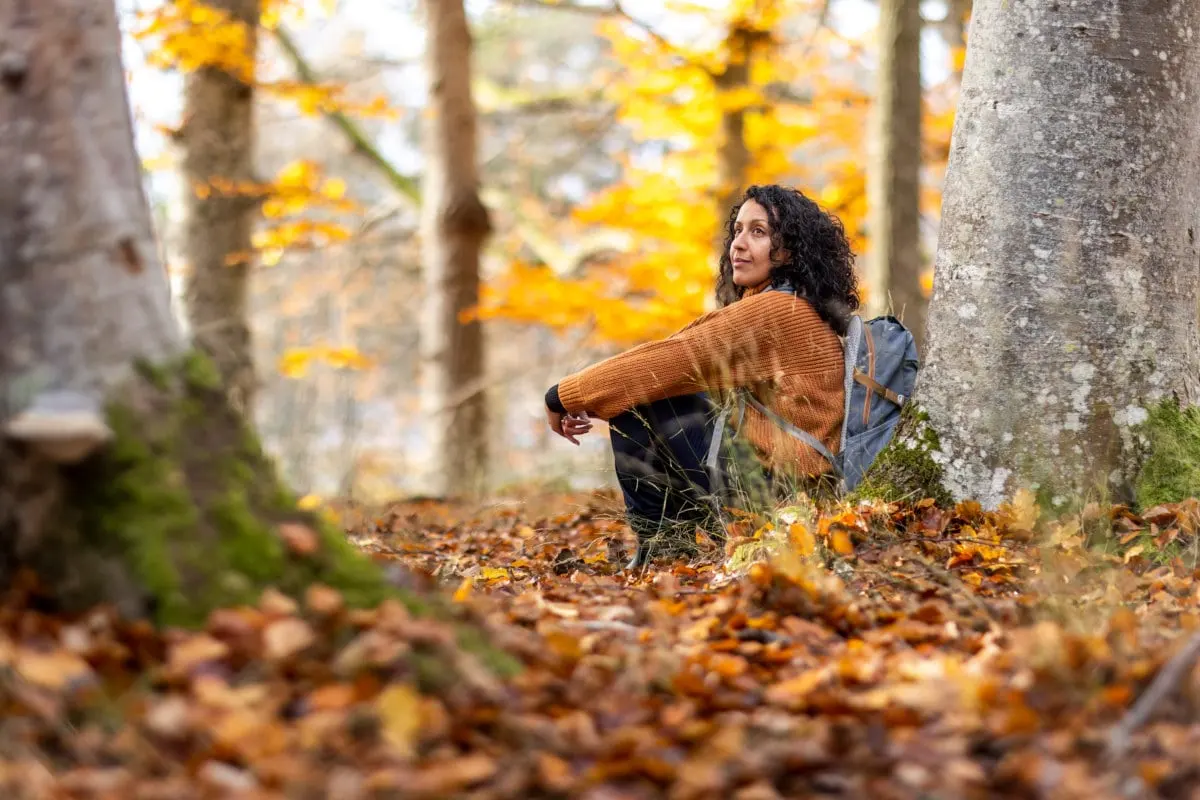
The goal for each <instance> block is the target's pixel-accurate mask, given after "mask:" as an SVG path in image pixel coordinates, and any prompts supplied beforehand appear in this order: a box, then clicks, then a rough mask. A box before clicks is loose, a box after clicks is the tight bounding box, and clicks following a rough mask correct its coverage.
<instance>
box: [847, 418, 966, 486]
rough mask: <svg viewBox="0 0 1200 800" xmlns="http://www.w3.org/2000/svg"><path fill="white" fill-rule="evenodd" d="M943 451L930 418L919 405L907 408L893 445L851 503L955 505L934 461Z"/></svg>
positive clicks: (864, 478) (869, 470)
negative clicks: (928, 501) (930, 500)
mask: <svg viewBox="0 0 1200 800" xmlns="http://www.w3.org/2000/svg"><path fill="white" fill-rule="evenodd" d="M940 447H941V444H940V441H939V440H938V436H937V432H936V431H935V430H934V429H933V426H932V425H930V424H929V417H928V415H927V414H926V413H925V412H924V411H922V410H920V408H919V407H918V406H916V405H909V406H906V407H905V409H904V411H903V412H902V415H901V418H900V424H899V427H898V428H897V429H896V434H895V436H893V437H892V441H891V442H889V443H888V445H887V447H885V448H884V449H883V452H881V453H880V454H879V455H878V456H876V458H875V461H874V462H873V463H872V464H871V467H870V469H868V470H867V474H866V475H865V476H864V477H863V480H862V482H860V483H859V485H858V486H857V487H855V489H854V491H853V492H851V493H850V494H849V496H848V498H847V499H849V500H850V501H851V502H857V501H858V500H863V499H879V500H884V501H885V502H889V503H894V502H898V501H900V500H921V499H923V498H926V497H932V498H933V499H934V500H935V501H937V502H938V503H939V504H941V505H950V504H952V503H953V502H954V501H953V498H952V497H951V496H950V493H949V492H947V491H946V489H945V487H944V486H943V483H942V479H943V472H942V466H941V464H938V463H937V462H936V461H935V460H934V458H933V453H935V452H937V451H938V450H939V449H940Z"/></svg>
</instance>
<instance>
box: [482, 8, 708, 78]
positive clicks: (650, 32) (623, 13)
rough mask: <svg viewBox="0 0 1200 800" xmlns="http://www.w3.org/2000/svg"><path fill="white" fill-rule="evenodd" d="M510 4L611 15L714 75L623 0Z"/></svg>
mask: <svg viewBox="0 0 1200 800" xmlns="http://www.w3.org/2000/svg"><path fill="white" fill-rule="evenodd" d="M506 1H507V3H508V4H509V5H510V6H515V7H523V8H541V9H545V10H546V11H565V12H568V13H574V14H585V15H587V16H591V17H611V18H615V19H620V20H623V21H625V22H627V23H629V24H630V25H632V26H634V27H635V28H637V29H638V30H640V31H642V33H644V34H646V35H647V36H649V37H650V38H651V39H653V40H654V42H655V43H656V44H657V45H658V46H659V47H661V48H663V49H664V50H666V51H667V52H668V53H670V54H671V55H673V56H674V57H675V58H678V59H679V60H680V61H682V62H683V63H684V64H687V65H688V66H691V67H695V68H696V69H698V70H700V71H702V72H704V73H705V74H707V75H712V74H713V72H712V70H711V69H709V68H708V67H707V66H705V65H704V64H702V63H700V62H699V61H697V60H696V59H695V58H693V57H692V56H690V55H687V54H686V53H684V52H682V51H681V50H680V48H679V46H678V45H676V44H675V43H673V42H672V41H671V40H670V39H668V38H667V37H665V36H663V35H662V34H661V33H659V32H658V31H657V30H656V29H655V28H654V26H652V25H650V24H649V23H648V22H644V21H643V20H640V19H638V18H637V17H635V16H633V15H632V14H630V13H629V11H627V10H626V8H625V6H623V5H622V4H621V0H610V2H609V3H608V4H607V5H588V4H586V3H579V2H570V1H569V0H568V1H567V2H549V0H506Z"/></svg>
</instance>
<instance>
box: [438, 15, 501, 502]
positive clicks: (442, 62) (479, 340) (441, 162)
mask: <svg viewBox="0 0 1200 800" xmlns="http://www.w3.org/2000/svg"><path fill="white" fill-rule="evenodd" d="M424 7H425V17H426V26H427V29H428V44H427V47H426V68H427V70H428V74H429V89H430V91H429V95H430V96H429V104H428V107H427V109H426V112H425V130H424V136H425V152H426V169H425V174H424V177H423V181H422V194H423V197H424V203H423V205H422V207H421V236H422V242H421V245H422V258H423V263H424V269H425V309H424V315H423V318H422V327H421V350H422V353H421V356H422V359H421V360H422V367H423V372H424V385H423V387H422V391H423V400H424V402H423V405H424V409H425V413H426V414H427V415H428V418H429V433H430V445H431V453H432V459H433V463H432V465H431V470H430V483H431V486H430V491H431V492H432V493H434V494H437V495H442V496H446V495H451V494H471V493H474V492H477V491H479V490H480V489H482V487H483V486H484V485H485V483H486V479H487V458H488V453H487V404H486V395H485V392H484V386H483V382H484V348H483V328H482V325H481V324H480V322H479V321H478V320H464V319H463V318H462V317H463V314H464V312H467V311H469V310H470V309H473V308H475V307H476V306H477V305H478V302H479V263H480V253H481V250H482V248H483V243H484V241H485V240H486V239H487V237H488V234H489V233H490V232H491V223H490V220H489V218H488V212H487V209H486V208H485V207H484V205H483V202H482V201H481V200H480V197H479V170H478V167H477V164H476V158H477V155H476V113H475V104H474V101H473V100H472V97H471V33H470V29H469V27H468V25H467V17H466V13H465V11H464V9H463V3H462V0H425V3H424Z"/></svg>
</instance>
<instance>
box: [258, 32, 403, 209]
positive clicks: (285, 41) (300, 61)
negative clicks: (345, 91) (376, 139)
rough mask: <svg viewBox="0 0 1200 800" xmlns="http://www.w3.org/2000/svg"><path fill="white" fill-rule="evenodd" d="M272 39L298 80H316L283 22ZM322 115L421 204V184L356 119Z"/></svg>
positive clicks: (335, 113)
mask: <svg viewBox="0 0 1200 800" xmlns="http://www.w3.org/2000/svg"><path fill="white" fill-rule="evenodd" d="M274 33H275V39H276V41H278V42H279V45H280V47H282V48H283V51H284V53H286V54H287V57H288V59H289V60H290V61H291V62H292V67H293V68H294V69H295V70H296V76H297V77H299V78H300V80H302V81H304V82H305V83H307V84H311V85H313V86H316V85H319V84H320V79H319V78H318V77H317V73H316V70H314V69H313V68H312V65H311V64H309V63H308V60H307V59H305V58H304V54H303V53H301V52H300V49H299V48H298V47H297V46H296V42H295V40H293V39H292V37H291V35H290V34H289V33H288V32H287V31H286V30H284V28H283V26H282V25H280V26H277V27H276V28H275V31H274ZM322 113H323V114H324V115H325V118H326V119H328V120H329V121H330V122H332V123H333V124H334V125H335V126H337V128H338V129H339V130H340V131H341V132H342V133H343V134H345V136H346V138H347V139H348V140H349V141H350V144H351V145H352V146H353V147H354V152H356V153H358V154H359V155H360V156H362V157H363V158H365V159H366V160H368V161H370V162H371V163H372V164H374V165H375V167H376V168H377V169H378V170H379V171H380V172H381V173H382V174H383V176H384V177H385V178H386V179H387V182H388V183H390V184H391V185H392V188H394V189H395V190H396V191H397V192H399V193H400V194H401V195H403V196H404V197H407V198H408V199H409V200H411V201H412V202H413V203H414V204H415V205H420V204H421V187H420V184H419V182H418V181H417V179H416V178H412V177H410V176H408V175H405V174H403V173H402V172H400V170H398V169H396V167H395V166H394V165H393V164H392V162H390V161H388V160H387V158H386V157H385V156H384V155H383V153H381V152H379V148H377V147H376V146H375V144H374V143H373V142H372V141H371V139H370V138H369V137H368V136H367V134H366V132H365V131H363V129H362V127H360V126H359V124H358V123H357V122H355V121H354V120H352V119H351V118H350V117H349V116H348V115H346V114H345V113H344V112H341V111H323V112H322Z"/></svg>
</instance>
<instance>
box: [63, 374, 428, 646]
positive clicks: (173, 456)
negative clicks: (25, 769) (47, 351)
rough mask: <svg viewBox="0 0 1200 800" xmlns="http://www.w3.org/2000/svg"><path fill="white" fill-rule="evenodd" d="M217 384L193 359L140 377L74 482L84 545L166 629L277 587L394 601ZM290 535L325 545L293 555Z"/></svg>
mask: <svg viewBox="0 0 1200 800" xmlns="http://www.w3.org/2000/svg"><path fill="white" fill-rule="evenodd" d="M216 375H217V373H216V370H215V368H213V367H212V364H211V362H209V361H208V359H206V358H205V357H204V356H201V355H198V354H194V353H193V354H189V355H188V356H186V357H185V358H183V359H181V360H180V361H179V362H177V363H175V364H170V365H166V366H156V367H154V368H153V369H151V368H148V367H142V368H139V369H138V370H137V376H138V377H137V378H136V379H135V380H134V381H133V382H132V384H131V385H130V386H129V387H128V389H127V390H126V391H124V392H123V393H122V394H121V398H122V399H121V400H120V401H119V402H115V403H113V404H111V406H110V408H109V412H108V418H109V424H110V426H111V427H112V429H113V431H114V433H115V434H116V436H115V439H114V441H113V443H112V445H111V446H110V447H109V448H107V449H106V451H105V452H104V453H102V454H101V455H99V456H98V457H96V458H94V459H91V460H90V461H89V462H88V463H87V464H85V465H81V466H80V467H78V468H76V469H75V470H73V471H72V472H71V474H69V475H68V486H69V491H70V493H71V494H72V497H71V498H70V500H71V502H70V503H69V504H68V506H67V507H68V508H70V509H71V514H72V517H73V524H72V525H71V526H70V527H72V528H74V529H75V530H76V532H77V534H76V535H77V536H78V537H79V538H80V539H82V544H83V545H84V546H88V547H91V548H94V549H95V550H97V551H99V552H102V553H104V554H106V557H107V559H108V560H110V561H114V562H119V563H121V564H123V565H124V567H125V569H124V571H125V572H126V573H127V574H128V575H129V576H130V577H131V578H132V580H133V582H134V583H135V584H136V585H137V586H138V587H139V589H140V590H141V592H142V593H143V594H144V595H145V596H146V598H147V602H146V605H147V606H148V607H149V608H150V609H151V611H152V614H153V616H154V618H155V619H156V621H158V622H159V623H162V624H174V625H183V626H194V625H198V624H200V623H202V622H203V621H204V619H205V618H206V617H207V616H208V613H209V612H210V611H211V610H212V609H214V608H217V607H221V606H233V605H238V604H242V603H253V602H255V601H257V598H258V596H259V595H260V594H261V592H262V590H263V589H265V588H267V587H268V586H271V587H275V588H276V589H278V590H280V591H282V592H284V593H287V594H291V595H293V596H297V597H298V596H301V595H302V594H303V592H304V590H305V589H306V588H307V587H308V586H309V585H310V584H312V583H315V582H320V583H324V584H327V585H329V586H333V587H334V588H337V589H339V590H340V591H341V592H342V593H343V594H344V595H345V598H346V601H347V603H348V604H350V605H351V606H358V607H362V606H370V605H374V604H376V603H378V602H379V601H381V600H382V599H383V598H384V597H386V596H388V594H390V593H391V592H390V591H389V587H388V585H387V583H386V581H385V580H384V577H383V574H382V571H381V570H380V569H379V568H378V566H376V565H375V564H374V563H373V562H371V561H370V560H368V559H367V558H366V557H365V556H363V555H361V554H360V553H358V552H357V551H356V550H355V549H354V548H353V546H352V545H350V544H349V543H348V542H347V541H346V540H345V537H344V536H342V534H341V533H340V532H338V531H335V530H333V529H332V528H331V527H330V526H328V525H327V524H325V523H324V522H323V521H321V520H320V519H318V518H317V517H315V516H314V515H312V514H308V513H305V512H302V511H300V510H298V509H297V508H296V502H295V498H294V497H293V496H292V495H291V493H290V492H288V491H287V490H286V489H285V488H284V487H283V485H282V484H281V482H280V481H279V479H278V478H277V476H276V473H275V469H274V466H273V464H272V463H271V462H270V460H269V459H268V458H267V456H266V455H265V454H264V453H263V451H262V448H261V446H260V445H259V442H258V440H257V438H256V437H255V436H254V434H253V432H252V431H251V430H250V428H249V426H248V425H247V424H246V423H245V421H244V420H243V419H242V418H241V416H240V415H239V414H238V413H237V412H236V411H234V410H233V409H232V408H231V407H230V406H229V403H228V401H227V400H226V398H225V394H224V392H223V390H222V388H221V384H220V380H219V378H217V377H216ZM285 524H295V525H300V526H303V527H305V528H307V529H309V530H310V531H311V532H312V534H313V536H314V538H315V541H316V543H317V546H316V547H315V548H311V552H297V551H296V549H295V548H290V547H289V546H288V545H287V543H285V541H284V540H283V538H282V537H281V536H280V533H279V530H280V526H281V525H285ZM97 592H99V594H100V596H99V597H87V598H86V599H88V600H90V601H92V602H95V601H98V600H102V599H104V597H103V594H104V588H103V587H91V590H90V591H89V592H84V593H83V594H84V595H85V596H86V595H94V594H96V593H97ZM414 605H420V604H419V603H415V602H414Z"/></svg>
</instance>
